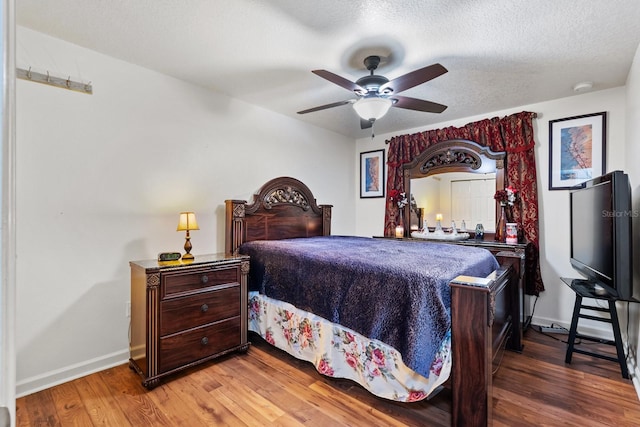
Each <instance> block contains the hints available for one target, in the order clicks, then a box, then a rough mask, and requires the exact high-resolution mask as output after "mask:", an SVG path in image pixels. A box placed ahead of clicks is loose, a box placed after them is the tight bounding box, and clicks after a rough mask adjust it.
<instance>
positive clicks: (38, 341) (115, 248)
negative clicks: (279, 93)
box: [16, 27, 357, 395]
mask: <svg viewBox="0 0 640 427" xmlns="http://www.w3.org/2000/svg"><path fill="white" fill-rule="evenodd" d="M17 41H18V43H17V46H18V50H17V66H18V67H20V68H25V69H27V68H29V67H32V69H33V71H38V72H43V73H46V71H49V72H50V73H51V74H52V75H55V76H65V77H66V76H69V75H70V76H71V79H72V80H78V81H82V82H84V83H88V82H89V81H91V84H92V85H93V90H94V94H93V95H86V94H82V93H78V92H72V91H68V90H65V89H60V88H55V87H52V86H47V85H43V84H38V83H34V82H28V81H24V80H19V81H18V82H17V146H18V148H17V171H18V172H17V182H18V184H17V185H18V188H17V198H18V203H17V217H18V225H17V227H18V228H17V234H18V246H17V255H18V263H17V331H16V336H17V340H16V348H17V360H18V364H17V391H18V395H24V394H27V393H30V392H32V391H35V390H37V389H41V388H45V387H47V386H49V385H51V384H54V383H57V382H60V381H64V380H68V379H70V378H71V377H74V376H80V375H83V374H86V373H88V372H90V371H92V370H99V369H104V368H105V367H107V366H109V365H113V364H119V363H123V362H124V361H126V360H127V359H128V338H127V332H128V319H127V318H126V317H125V303H126V301H128V300H129V299H130V298H129V265H128V262H129V261H130V260H139V259H149V258H155V257H156V255H157V253H158V252H161V251H174V250H175V251H182V247H183V245H184V233H183V232H180V233H178V232H176V231H175V230H176V226H177V221H178V213H179V212H180V211H183V210H193V211H195V212H196V215H197V218H198V222H199V225H200V230H199V231H195V232H192V233H191V236H192V238H191V241H192V243H193V251H192V252H193V253H194V254H196V255H197V254H204V253H213V252H223V251H224V236H223V230H224V200H225V199H231V198H233V199H248V198H250V196H251V194H252V193H253V192H254V191H256V190H258V188H259V186H260V185H261V184H263V183H264V182H266V181H267V180H269V179H271V178H274V177H277V176H282V175H288V176H293V177H295V178H298V179H300V180H302V181H303V182H305V183H306V184H307V185H308V186H309V187H310V188H311V190H312V191H313V192H314V194H315V196H316V197H317V201H318V203H330V204H333V205H334V210H333V230H332V231H333V232H334V233H335V234H352V233H353V230H354V227H355V226H354V217H353V213H352V212H353V208H354V199H355V194H356V192H355V190H354V188H355V184H354V182H355V177H356V176H357V172H356V170H357V169H355V167H354V164H353V157H354V155H355V154H354V153H355V150H354V141H353V140H352V139H349V138H346V137H343V136H340V135H337V134H335V133H333V132H329V131H325V130H322V129H320V128H317V127H313V126H310V125H307V124H304V123H302V122H300V121H297V120H292V119H289V118H287V117H284V116H282V115H278V114H275V113H271V112H268V111H266V110H263V109H260V108H257V107H255V106H251V105H249V104H246V103H243V102H241V101H238V100H234V99H231V98H228V97H226V96H223V95H220V94H217V93H214V92H211V91H208V90H204V89H202V88H200V87H196V86H193V85H190V84H187V83H185V82H182V81H179V80H176V79H173V78H170V77H167V76H165V75H162V74H159V73H156V72H153V71H150V70H147V69H144V68H141V67H138V66H134V65H132V64H129V63H126V62H123V61H119V60H116V59H113V58H110V57H107V56H104V55H101V54H98V53H96V52H93V51H89V50H87V49H84V48H80V47H78V46H75V45H72V44H69V43H66V42H63V41H61V40H57V39H54V38H51V37H48V36H45V35H43V34H40V33H37V32H34V31H32V30H29V29H26V28H21V27H19V28H18V30H17Z"/></svg>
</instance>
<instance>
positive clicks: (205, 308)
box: [200, 304, 209, 313]
mask: <svg viewBox="0 0 640 427" xmlns="http://www.w3.org/2000/svg"><path fill="white" fill-rule="evenodd" d="M207 310H209V306H208V305H207V304H202V307H200V311H201V312H203V313H206V312H207Z"/></svg>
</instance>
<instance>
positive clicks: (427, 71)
mask: <svg viewBox="0 0 640 427" xmlns="http://www.w3.org/2000/svg"><path fill="white" fill-rule="evenodd" d="M447 71H448V70H447V69H446V68H444V67H443V66H442V65H440V64H433V65H429V66H427V67H424V68H420V69H419V70H415V71H412V72H410V73H407V74H405V75H403V76H400V77H396V78H395V79H393V80H390V81H389V82H387V83H385V84H383V85H382V86H380V89H379V90H378V92H379V93H383V92H384V90H385V89H389V88H390V89H393V93H399V92H402V91H403V90H407V89H410V88H412V87H414V86H418V85H419V84H422V83H425V82H428V81H429V80H432V79H435V78H436V77H438V76H441V75H443V74H444V73H446V72H447Z"/></svg>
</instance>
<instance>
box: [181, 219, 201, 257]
mask: <svg viewBox="0 0 640 427" xmlns="http://www.w3.org/2000/svg"><path fill="white" fill-rule="evenodd" d="M189 230H200V227H198V221H196V214H194V213H193V212H180V222H178V229H177V230H176V231H186V232H187V240H186V241H185V242H184V251H185V254H184V255H182V259H186V260H191V259H193V255H191V253H190V252H191V236H189Z"/></svg>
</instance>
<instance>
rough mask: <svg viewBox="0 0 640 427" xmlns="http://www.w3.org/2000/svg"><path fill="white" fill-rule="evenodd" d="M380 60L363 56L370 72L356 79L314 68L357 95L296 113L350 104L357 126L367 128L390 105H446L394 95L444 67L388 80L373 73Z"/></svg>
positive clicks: (436, 109) (429, 108)
mask: <svg viewBox="0 0 640 427" xmlns="http://www.w3.org/2000/svg"><path fill="white" fill-rule="evenodd" d="M379 64H380V57H379V56H367V57H366V58H365V59H364V65H365V67H367V70H369V71H370V74H369V75H368V76H364V77H362V78H360V79H358V80H357V81H356V82H352V81H350V80H347V79H345V78H344V77H340V76H339V75H337V74H334V73H332V72H330V71H326V70H313V71H312V73H313V74H316V75H318V76H320V77H322V78H323V79H326V80H329V81H330V82H331V83H335V84H337V85H338V86H340V87H343V88H345V89H347V90H349V91H352V92H353V93H354V94H355V95H356V97H357V98H356V99H348V100H346V101H338V102H333V103H331V104H326V105H321V106H319V107H314V108H309V109H307V110H302V111H298V114H307V113H312V112H314V111H319V110H325V109H327V108H333V107H339V106H341V105H346V104H353V108H354V109H355V110H356V112H357V113H358V115H359V116H360V128H362V129H367V128H370V127H372V126H373V122H375V121H376V120H378V119H379V118H381V117H382V116H384V115H385V114H386V113H387V111H389V108H391V107H396V108H404V109H407V110H416V111H424V112H427V113H442V112H443V111H444V110H446V108H447V106H446V105H442V104H438V103H435V102H431V101H425V100H422V99H416V98H410V97H408V96H400V95H397V94H398V93H400V92H402V91H404V90H407V89H410V88H412V87H414V86H418V85H420V84H422V83H425V82H428V81H429V80H432V79H435V78H436V77H438V76H441V75H442V74H444V73H446V72H447V69H446V68H444V67H443V66H442V65H440V64H433V65H429V66H427V67H424V68H420V69H418V70H415V71H412V72H410V73H407V74H405V75H403V76H400V77H396V78H395V79H393V80H389V79H387V78H386V77H384V76H379V75H376V74H374V71H375V70H376V68H378V65H379Z"/></svg>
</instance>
